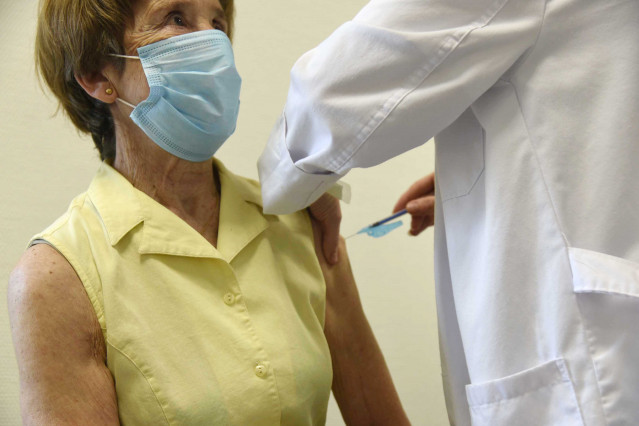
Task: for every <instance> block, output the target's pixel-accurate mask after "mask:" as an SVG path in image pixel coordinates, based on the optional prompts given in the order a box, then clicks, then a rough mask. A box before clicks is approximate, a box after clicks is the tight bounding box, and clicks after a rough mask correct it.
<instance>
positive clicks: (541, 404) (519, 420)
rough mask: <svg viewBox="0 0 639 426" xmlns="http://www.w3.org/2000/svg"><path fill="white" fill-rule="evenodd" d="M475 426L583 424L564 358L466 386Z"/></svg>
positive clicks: (569, 425)
mask: <svg viewBox="0 0 639 426" xmlns="http://www.w3.org/2000/svg"><path fill="white" fill-rule="evenodd" d="M466 396H467V397H468V404H469V407H470V415H471V418H472V423H473V425H474V426H483V425H486V426H489V425H490V426H511V425H517V426H551V425H552V426H578V425H583V424H584V423H583V420H582V417H581V413H580V411H579V408H578V404H577V399H576V396H575V391H574V388H573V385H572V381H571V380H570V376H569V374H568V368H567V366H566V363H565V361H564V360H563V359H561V358H559V359H555V360H552V361H550V362H547V363H545V364H541V365H538V366H536V367H533V368H531V369H529V370H525V371H522V372H519V373H516V374H513V375H512V376H508V377H504V378H501V379H498V380H493V381H490V382H486V383H480V384H476V385H468V386H466Z"/></svg>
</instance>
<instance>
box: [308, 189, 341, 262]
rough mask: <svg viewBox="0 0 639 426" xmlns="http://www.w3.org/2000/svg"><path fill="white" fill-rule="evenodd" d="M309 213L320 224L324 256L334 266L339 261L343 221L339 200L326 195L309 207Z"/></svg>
mask: <svg viewBox="0 0 639 426" xmlns="http://www.w3.org/2000/svg"><path fill="white" fill-rule="evenodd" d="M309 211H310V212H311V215H312V216H313V217H314V218H315V219H316V220H317V221H318V222H319V224H320V229H321V231H322V238H323V245H322V246H323V251H324V256H325V257H326V259H327V261H328V262H329V263H330V264H331V265H334V264H336V263H337V262H338V260H339V255H338V251H339V227H340V223H341V221H342V210H341V208H340V205H339V200H337V198H335V197H333V196H331V195H328V194H324V195H322V196H321V197H320V198H319V199H318V200H317V201H316V202H314V203H313V204H312V205H311V206H310V207H309Z"/></svg>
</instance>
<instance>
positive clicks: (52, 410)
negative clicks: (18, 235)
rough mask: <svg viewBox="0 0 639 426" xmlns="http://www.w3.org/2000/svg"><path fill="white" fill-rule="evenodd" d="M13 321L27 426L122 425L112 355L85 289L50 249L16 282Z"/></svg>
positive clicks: (26, 262) (26, 263) (34, 256)
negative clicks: (111, 368)
mask: <svg viewBox="0 0 639 426" xmlns="http://www.w3.org/2000/svg"><path fill="white" fill-rule="evenodd" d="M8 304H9V316H10V320H11V330H12V334H13V344H14V346H15V351H16V358H17V360H18V369H19V372H20V402H21V403H20V405H21V410H22V421H23V423H24V424H25V425H45V424H46V425H118V424H119V420H118V409H117V400H116V395H115V386H114V382H113V378H112V376H111V373H110V372H109V370H108V368H107V366H106V347H105V342H104V337H103V335H102V331H101V329H100V324H99V322H98V319H97V316H96V314H95V311H94V309H93V307H92V306H91V303H90V301H89V298H88V296H87V294H86V292H85V290H84V286H83V285H82V282H81V281H80V279H79V278H78V276H77V275H76V273H75V271H74V270H73V268H72V267H71V265H70V264H69V263H68V262H67V260H66V259H65V258H64V257H63V256H62V255H61V254H60V253H58V252H57V251H56V250H55V249H53V248H51V247H50V246H48V245H45V244H39V245H36V246H33V247H31V248H30V249H29V250H27V252H26V253H25V254H24V255H23V256H22V259H21V260H20V262H19V263H18V266H16V268H15V269H14V271H13V272H12V274H11V277H10V279H9V289H8Z"/></svg>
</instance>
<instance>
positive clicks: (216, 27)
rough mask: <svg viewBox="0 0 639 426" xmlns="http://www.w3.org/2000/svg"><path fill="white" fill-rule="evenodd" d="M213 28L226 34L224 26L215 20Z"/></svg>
mask: <svg viewBox="0 0 639 426" xmlns="http://www.w3.org/2000/svg"><path fill="white" fill-rule="evenodd" d="M213 28H215V29H216V30H220V31H222V32H224V33H225V32H226V25H225V24H224V22H220V21H218V20H217V19H216V20H214V21H213Z"/></svg>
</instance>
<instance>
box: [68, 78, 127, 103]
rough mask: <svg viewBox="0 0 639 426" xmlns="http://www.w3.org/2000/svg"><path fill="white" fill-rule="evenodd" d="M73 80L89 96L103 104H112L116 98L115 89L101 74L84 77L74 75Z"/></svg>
mask: <svg viewBox="0 0 639 426" xmlns="http://www.w3.org/2000/svg"><path fill="white" fill-rule="evenodd" d="M75 80H76V81H77V82H78V84H79V85H80V86H81V87H82V88H83V89H84V91H85V92H87V94H88V95H89V96H91V97H92V98H95V99H98V100H100V101H102V102H104V103H107V104H112V103H113V102H115V99H116V98H117V97H118V95H117V93H116V91H115V87H113V85H112V84H111V82H110V81H109V79H108V78H106V76H105V75H104V74H103V73H101V72H95V73H91V74H85V75H77V74H76V75H75Z"/></svg>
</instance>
